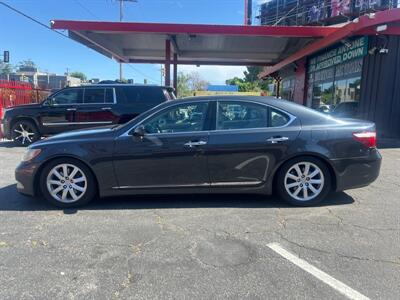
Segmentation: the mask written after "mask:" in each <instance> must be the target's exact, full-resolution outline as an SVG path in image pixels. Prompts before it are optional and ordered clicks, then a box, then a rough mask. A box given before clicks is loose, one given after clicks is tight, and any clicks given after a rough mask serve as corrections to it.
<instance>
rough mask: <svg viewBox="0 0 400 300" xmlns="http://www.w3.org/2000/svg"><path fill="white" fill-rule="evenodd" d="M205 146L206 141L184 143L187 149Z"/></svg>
mask: <svg viewBox="0 0 400 300" xmlns="http://www.w3.org/2000/svg"><path fill="white" fill-rule="evenodd" d="M206 144H207V142H206V141H197V142H192V141H190V142H187V143H185V146H187V147H189V148H192V147H195V146H204V145H206Z"/></svg>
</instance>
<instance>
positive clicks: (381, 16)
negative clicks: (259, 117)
mask: <svg viewBox="0 0 400 300" xmlns="http://www.w3.org/2000/svg"><path fill="white" fill-rule="evenodd" d="M378 26H379V27H378ZM378 34H380V35H382V34H384V35H400V8H395V9H391V10H385V11H380V12H376V13H373V14H368V15H364V16H362V17H360V18H357V19H355V20H353V21H352V22H349V23H347V24H345V25H344V26H342V27H340V28H338V29H337V30H335V31H334V32H332V33H330V34H328V35H327V36H325V37H323V38H322V39H319V40H316V41H314V42H312V43H310V44H308V45H307V46H306V47H304V48H302V49H300V50H299V51H296V53H294V54H292V55H290V56H289V57H287V58H285V59H282V60H281V61H279V62H278V63H277V64H275V65H273V66H271V67H266V68H265V69H264V71H263V72H262V73H261V74H260V75H259V77H260V78H265V77H267V76H269V75H271V74H273V73H275V72H277V71H278V70H280V69H282V68H283V67H285V66H287V65H289V64H291V63H294V62H295V61H297V60H299V59H301V58H303V57H306V56H308V55H310V54H313V53H315V52H317V51H319V50H321V49H325V48H327V47H329V46H331V45H332V44H334V43H337V42H339V41H340V40H343V39H345V38H346V37H350V36H354V35H378Z"/></svg>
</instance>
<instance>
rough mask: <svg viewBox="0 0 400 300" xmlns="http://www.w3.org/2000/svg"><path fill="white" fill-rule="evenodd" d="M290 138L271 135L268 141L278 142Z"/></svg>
mask: <svg viewBox="0 0 400 300" xmlns="http://www.w3.org/2000/svg"><path fill="white" fill-rule="evenodd" d="M288 140H289V138H288V137H286V136H273V137H270V138H269V139H267V142H269V143H271V144H277V143H281V142H285V141H288Z"/></svg>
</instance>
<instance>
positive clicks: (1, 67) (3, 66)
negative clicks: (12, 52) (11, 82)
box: [0, 59, 13, 74]
mask: <svg viewBox="0 0 400 300" xmlns="http://www.w3.org/2000/svg"><path fill="white" fill-rule="evenodd" d="M12 71H13V66H12V65H11V64H9V63H5V62H3V61H2V60H1V59H0V74H10V73H11V72H12Z"/></svg>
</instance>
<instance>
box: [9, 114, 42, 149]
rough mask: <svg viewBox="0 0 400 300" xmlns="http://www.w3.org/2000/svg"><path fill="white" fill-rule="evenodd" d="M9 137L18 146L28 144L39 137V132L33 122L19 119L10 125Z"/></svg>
mask: <svg viewBox="0 0 400 300" xmlns="http://www.w3.org/2000/svg"><path fill="white" fill-rule="evenodd" d="M11 138H12V140H13V141H14V143H16V144H18V145H20V146H28V145H30V144H32V143H34V142H36V141H38V140H39V139H40V133H39V130H38V129H37V127H36V125H35V124H33V122H31V121H28V120H20V121H17V122H15V124H14V125H13V126H12V128H11Z"/></svg>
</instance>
